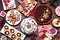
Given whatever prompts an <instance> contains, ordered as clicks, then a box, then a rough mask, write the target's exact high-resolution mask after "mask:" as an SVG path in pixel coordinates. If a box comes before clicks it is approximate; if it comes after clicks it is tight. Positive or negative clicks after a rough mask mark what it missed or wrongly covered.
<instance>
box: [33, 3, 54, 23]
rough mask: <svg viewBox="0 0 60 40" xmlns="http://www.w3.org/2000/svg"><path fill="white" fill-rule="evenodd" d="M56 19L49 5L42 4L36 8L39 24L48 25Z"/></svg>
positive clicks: (36, 17) (35, 15)
mask: <svg viewBox="0 0 60 40" xmlns="http://www.w3.org/2000/svg"><path fill="white" fill-rule="evenodd" d="M53 17H54V11H53V8H52V7H50V6H49V5H47V4H40V5H38V6H37V7H36V8H35V12H34V18H35V20H36V21H37V23H38V24H48V23H50V22H51V20H52V19H53Z"/></svg>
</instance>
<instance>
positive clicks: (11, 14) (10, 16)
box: [6, 10, 21, 25]
mask: <svg viewBox="0 0 60 40" xmlns="http://www.w3.org/2000/svg"><path fill="white" fill-rule="evenodd" d="M6 21H7V22H8V23H9V24H10V25H17V24H19V23H20V21H21V13H20V12H19V11H17V10H10V11H8V12H7V14H6Z"/></svg>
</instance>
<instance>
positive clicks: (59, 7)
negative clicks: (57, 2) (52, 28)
mask: <svg viewBox="0 0 60 40" xmlns="http://www.w3.org/2000/svg"><path fill="white" fill-rule="evenodd" d="M55 13H56V15H57V16H60V6H58V7H57V8H56V9H55Z"/></svg>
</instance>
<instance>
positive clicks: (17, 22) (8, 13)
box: [6, 10, 21, 25]
mask: <svg viewBox="0 0 60 40" xmlns="http://www.w3.org/2000/svg"><path fill="white" fill-rule="evenodd" d="M13 11H14V13H16V12H18V14H20V20H19V21H16V23H15V24H14V25H17V24H19V23H20V21H21V13H20V12H19V11H17V10H13ZM10 14H11V13H10V11H8V12H7V14H6V21H7V22H8V23H9V24H10V25H13V24H12V22H10V21H8V16H9V15H10Z"/></svg>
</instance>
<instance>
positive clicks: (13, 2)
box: [2, 0, 16, 10]
mask: <svg viewBox="0 0 60 40" xmlns="http://www.w3.org/2000/svg"><path fill="white" fill-rule="evenodd" d="M2 4H3V8H4V10H8V9H13V8H16V4H15V0H10V2H9V3H8V8H7V7H6V6H5V3H4V2H3V0H2ZM13 5H14V7H12V6H13ZM9 7H12V8H9Z"/></svg>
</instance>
